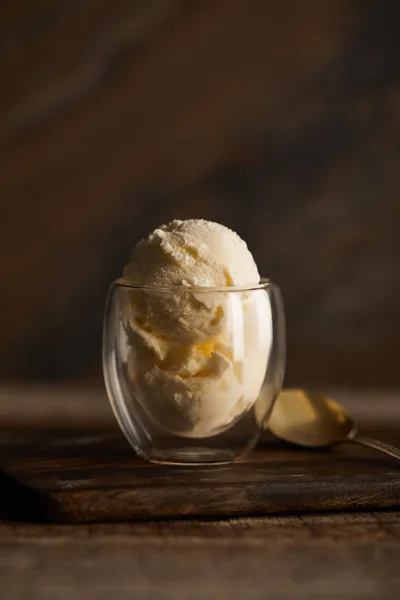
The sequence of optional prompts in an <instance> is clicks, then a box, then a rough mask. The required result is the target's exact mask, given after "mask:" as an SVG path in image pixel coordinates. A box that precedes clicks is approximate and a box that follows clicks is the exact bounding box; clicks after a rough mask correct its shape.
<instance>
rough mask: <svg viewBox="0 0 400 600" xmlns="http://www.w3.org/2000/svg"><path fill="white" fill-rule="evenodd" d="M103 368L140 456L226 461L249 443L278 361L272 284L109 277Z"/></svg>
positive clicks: (279, 314) (279, 376)
mask: <svg viewBox="0 0 400 600" xmlns="http://www.w3.org/2000/svg"><path fill="white" fill-rule="evenodd" d="M103 369H104V377H105V382H106V387H107V392H108V396H109V399H110V402H111V405H112V407H113V410H114V413H115V415H116V417H117V420H118V422H119V424H120V427H121V429H122V431H123V432H124V434H125V436H126V438H127V439H128V441H129V442H130V444H131V445H132V446H133V448H134V449H135V450H136V452H137V453H138V454H139V455H140V456H141V457H143V458H145V459H147V460H150V461H153V462H157V463H168V464H185V463H189V464H204V463H225V462H230V461H233V460H235V459H237V458H241V457H243V456H244V455H245V454H247V453H248V452H249V451H250V450H251V449H252V448H253V447H254V446H255V444H256V443H257V441H258V438H259V436H260V434H261V432H262V430H263V428H264V426H265V424H266V420H267V419H268V415H269V413H270V411H271V409H272V406H273V403H274V400H275V398H276V396H277V395H278V393H279V391H280V390H281V387H282V382H283V376H284V370H285V323H284V312H283V304H282V299H281V294H280V291H279V288H278V287H277V286H276V285H275V284H273V283H272V282H270V281H268V280H263V281H262V282H261V283H260V284H258V285H254V286H249V287H238V286H232V287H222V288H185V287H176V288H168V289H167V288H161V287H141V286H134V285H131V284H128V283H126V282H124V281H123V280H119V281H116V282H114V283H113V284H112V286H111V288H110V291H109V295H108V299H107V305H106V313H105V322H104V334H103Z"/></svg>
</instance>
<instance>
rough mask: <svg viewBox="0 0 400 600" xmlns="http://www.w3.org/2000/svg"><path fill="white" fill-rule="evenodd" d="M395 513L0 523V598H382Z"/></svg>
mask: <svg viewBox="0 0 400 600" xmlns="http://www.w3.org/2000/svg"><path fill="white" fill-rule="evenodd" d="M399 517H400V514H399V513H398V512H397V513H392V512H390V513H385V512H379V513H353V514H337V515H321V516H304V517H301V518H300V517H295V516H286V517H267V518H266V517H264V518H252V519H229V520H225V521H207V522H202V521H175V522H174V521H172V522H154V523H132V524H113V525H111V524H102V525H87V526H85V525H80V526H54V525H48V526H46V525H42V526H37V525H0V580H1V583H2V592H3V593H4V595H5V597H6V598H7V600H17V599H18V600H19V599H20V598H24V599H26V600H37V599H40V600H47V598H49V599H50V598H54V596H55V595H56V596H57V597H58V598H61V599H64V598H71V597H73V598H75V599H77V600H81V599H85V600H92V599H94V598H95V599H96V600H103V599H104V600H105V599H108V598H110V596H112V597H118V598H120V599H121V600H125V598H132V597H134V598H135V599H138V600H142V599H151V600H153V599H155V600H158V599H162V600H166V599H170V598H174V599H178V600H180V599H181V598H182V600H186V599H189V600H203V599H204V598H210V599H211V600H213V599H215V600H225V599H226V600H236V599H237V600H242V599H243V598H251V599H254V600H261V599H264V598H266V597H267V598H271V599H272V600H286V599H287V600H289V599H292V598H311V599H315V600H320V599H321V598H324V599H327V600H334V599H335V598H343V599H345V600H354V598H357V597H360V598H361V597H362V598H368V599H371V600H392V599H393V598H395V597H396V594H397V592H398V589H399V585H400V575H399V570H398V558H399V551H400V522H399Z"/></svg>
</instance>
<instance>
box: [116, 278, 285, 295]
mask: <svg viewBox="0 0 400 600" xmlns="http://www.w3.org/2000/svg"><path fill="white" fill-rule="evenodd" d="M272 285H276V284H275V283H274V282H273V281H271V279H269V278H268V277H261V278H260V282H259V283H249V284H247V285H225V286H216V287H206V286H183V285H175V286H174V285H170V286H167V285H140V284H137V283H132V282H131V281H127V280H126V279H124V278H123V277H121V278H120V279H116V280H115V281H113V283H112V284H111V287H122V288H126V289H132V290H143V291H146V292H180V293H183V292H195V293H198V294H199V293H203V294H207V293H211V292H224V293H225V292H230V293H231V292H251V291H254V290H262V289H266V288H267V287H269V286H272Z"/></svg>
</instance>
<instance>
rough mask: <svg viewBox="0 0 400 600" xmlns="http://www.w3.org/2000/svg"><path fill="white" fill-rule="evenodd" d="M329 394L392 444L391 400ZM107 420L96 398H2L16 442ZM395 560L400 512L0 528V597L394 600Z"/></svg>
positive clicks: (63, 394)
mask: <svg viewBox="0 0 400 600" xmlns="http://www.w3.org/2000/svg"><path fill="white" fill-rule="evenodd" d="M335 395H336V397H338V398H340V399H341V400H342V401H343V402H344V403H345V404H346V405H347V407H348V408H349V409H351V410H353V412H355V413H357V415H358V416H359V418H361V417H363V416H364V418H363V419H361V420H363V423H364V424H365V425H364V427H365V428H370V427H371V426H373V424H374V423H375V427H379V428H380V432H379V433H380V434H382V435H383V436H387V439H389V438H390V439H391V440H392V441H393V440H394V437H396V436H398V431H399V429H398V426H397V423H398V420H399V415H400V404H399V401H398V397H399V393H398V392H397V391H392V392H389V391H385V392H382V393H380V392H378V391H377V392H375V393H371V392H369V393H368V392H366V391H359V392H357V393H355V392H353V393H351V392H345V391H342V392H340V391H337V392H336V393H335ZM84 401H85V402H84ZM378 406H379V410H378V411H377V407H378ZM110 418H111V414H110V413H109V412H108V408H107V404H106V399H105V396H104V393H103V392H102V391H100V390H98V391H92V392H91V391H90V390H88V389H81V390H79V389H72V388H70V389H58V388H55V387H53V388H44V389H41V388H36V389H29V388H4V389H2V390H0V420H1V424H2V433H1V436H3V435H4V434H5V435H9V432H10V431H11V430H15V428H16V427H17V426H18V425H19V426H20V427H19V431H20V434H21V435H22V436H23V435H30V434H31V432H32V431H33V430H36V431H37V430H38V428H40V427H42V428H43V425H44V424H48V426H49V427H56V426H58V427H59V425H60V422H62V423H64V424H66V427H67V428H71V427H72V426H73V425H74V424H75V427H76V428H77V429H78V430H79V429H80V430H81V431H82V427H83V428H85V427H87V425H88V423H90V425H91V427H92V428H93V427H96V428H97V431H98V432H99V433H100V434H103V433H104V432H105V430H107V431H109V432H110V433H112V431H111V430H110V427H112V425H113V422H112V421H110ZM113 431H114V434H115V431H116V429H115V428H114V429H113ZM385 432H386V433H385ZM390 432H392V433H390ZM48 466H50V465H48ZM399 559H400V513H399V512H398V511H388V510H381V511H378V512H352V513H330V514H320V515H309V514H304V515H301V516H299V515H297V516H296V515H287V516H279V517H278V516H269V517H252V518H240V519H238V518H233V519H224V520H193V519H192V520H179V521H176V520H175V521H174V520H172V521H150V522H149V521H146V522H136V523H115V524H111V523H102V524H90V525H82V524H81V525H55V524H37V523H36V524H34V523H32V524H29V523H21V522H16V521H10V520H3V521H2V522H0V587H1V594H2V597H4V598H6V599H7V600H21V599H23V600H47V599H49V600H50V599H52V598H54V597H57V598H59V599H60V600H64V599H65V600H67V599H69V598H74V599H76V600H81V599H83V600H92V598H93V600H94V599H96V600H103V599H104V600H105V599H106V598H110V597H116V598H119V599H121V600H125V598H135V599H136V598H137V599H138V600H141V599H149V600H153V599H154V600H157V599H161V600H166V599H170V598H171V599H172V598H174V599H180V598H182V600H183V599H190V600H191V599H193V600H203V598H210V599H211V600H213V599H214V598H215V599H216V600H224V599H226V600H228V599H229V600H236V599H237V600H243V598H249V599H250V598H251V599H252V600H253V599H254V600H258V599H260V600H261V599H262V598H266V597H267V598H271V599H272V600H286V599H292V598H304V599H309V598H312V599H314V598H315V600H319V599H321V598H324V599H325V598H327V599H328V600H334V599H336V598H343V599H346V600H354V598H367V599H368V600H370V599H371V600H393V599H394V598H396V597H397V594H398V590H399V587H400V573H399V569H398V565H399Z"/></svg>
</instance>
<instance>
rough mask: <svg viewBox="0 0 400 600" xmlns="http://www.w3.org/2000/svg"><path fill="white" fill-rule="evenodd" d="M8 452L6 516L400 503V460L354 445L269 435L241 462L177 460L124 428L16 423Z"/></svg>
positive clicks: (60, 517) (156, 514) (87, 516)
mask: <svg viewBox="0 0 400 600" xmlns="http://www.w3.org/2000/svg"><path fill="white" fill-rule="evenodd" d="M397 440H398V443H399V445H400V439H399V438H398V437H397ZM1 455H2V457H3V458H2V460H1V468H2V471H3V477H2V481H1V483H2V489H3V517H4V516H6V517H7V518H10V517H13V518H15V519H16V518H18V519H23V520H52V521H67V522H91V521H94V522H96V521H97V522H98V521H129V520H132V519H155V518H157V519H159V518H182V517H188V516H197V517H200V516H214V517H216V516H219V517H221V516H222V517H227V516H232V515H257V514H269V513H272V514H273V513H287V512H318V511H327V510H354V509H371V508H394V507H399V506H400V468H399V467H398V464H397V462H396V461H395V460H391V459H388V458H386V457H381V456H380V455H378V456H377V455H376V454H375V453H373V452H369V451H368V450H364V449H358V448H356V447H353V446H352V445H349V446H344V445H343V446H342V447H340V448H339V447H338V448H337V449H334V450H332V451H328V452H324V451H317V452H313V451H305V450H297V449H293V448H291V447H288V446H285V445H283V444H280V443H279V442H274V441H272V440H271V441H268V440H264V442H263V444H261V445H260V446H259V447H258V448H257V449H256V450H255V451H253V452H252V453H251V454H250V455H249V456H248V457H247V458H246V459H244V460H243V461H241V462H238V463H236V464H234V465H227V466H218V467H210V466H209V467H206V466H205V467H168V466H156V465H149V464H147V463H145V462H144V461H142V460H141V459H138V458H136V457H135V456H134V455H133V451H132V449H131V448H130V447H129V446H128V444H127V442H125V440H124V439H123V438H122V437H121V435H120V434H119V433H117V432H116V433H114V432H110V433H107V432H99V431H98V430H87V431H80V432H79V433H75V432H74V431H73V432H71V431H69V432H68V431H65V430H60V431H57V430H54V431H49V430H36V431H34V432H32V433H29V431H26V430H25V431H23V432H22V433H21V432H18V431H12V430H11V431H9V432H8V433H7V434H5V435H3V437H2V449H1ZM4 511H5V512H4Z"/></svg>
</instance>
